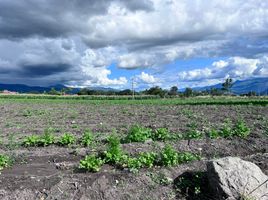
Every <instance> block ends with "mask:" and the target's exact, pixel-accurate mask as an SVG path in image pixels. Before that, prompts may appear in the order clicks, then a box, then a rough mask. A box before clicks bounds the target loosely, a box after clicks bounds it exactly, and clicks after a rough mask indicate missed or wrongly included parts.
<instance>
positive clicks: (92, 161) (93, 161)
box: [79, 155, 104, 172]
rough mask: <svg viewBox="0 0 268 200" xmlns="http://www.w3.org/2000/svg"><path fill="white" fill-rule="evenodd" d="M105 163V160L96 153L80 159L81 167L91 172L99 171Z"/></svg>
mask: <svg viewBox="0 0 268 200" xmlns="http://www.w3.org/2000/svg"><path fill="white" fill-rule="evenodd" d="M103 164H104V161H103V160H102V159H101V158H98V157H96V156H95V155H91V156H89V155H87V156H86V157H85V159H83V160H80V165H79V168H80V169H85V170H88V171H90V172H98V171H100V169H101V166H102V165H103Z"/></svg>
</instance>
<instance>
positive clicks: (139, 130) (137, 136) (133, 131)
mask: <svg viewBox="0 0 268 200" xmlns="http://www.w3.org/2000/svg"><path fill="white" fill-rule="evenodd" d="M151 136H152V130H151V129H149V128H145V127H142V126H139V125H134V126H132V127H131V128H130V130H129V133H128V135H127V137H126V142H145V141H146V140H148V139H149V138H151Z"/></svg>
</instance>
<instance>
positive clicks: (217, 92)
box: [209, 87, 222, 96]
mask: <svg viewBox="0 0 268 200" xmlns="http://www.w3.org/2000/svg"><path fill="white" fill-rule="evenodd" d="M209 93H210V94H211V95H212V96H219V95H222V90H220V89H218V88H213V87H212V88H210V91H209Z"/></svg>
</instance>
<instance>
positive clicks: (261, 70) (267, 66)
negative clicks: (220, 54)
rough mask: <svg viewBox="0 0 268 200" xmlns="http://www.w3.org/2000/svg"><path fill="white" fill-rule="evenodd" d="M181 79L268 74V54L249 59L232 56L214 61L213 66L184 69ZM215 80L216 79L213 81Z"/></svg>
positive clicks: (243, 77)
mask: <svg viewBox="0 0 268 200" xmlns="http://www.w3.org/2000/svg"><path fill="white" fill-rule="evenodd" d="M178 76H179V80H181V81H192V82H196V81H207V80H210V81H212V82H215V81H218V82H220V81H221V80H223V79H225V78H228V77H230V78H233V79H245V78H250V77H267V76H268V56H267V55H265V56H263V57H261V58H256V59H249V58H243V57H231V58H229V59H227V60H220V61H217V62H214V63H213V64H212V66H210V67H206V68H204V69H194V70H190V71H183V72H181V73H179V74H178ZM213 80H214V81H213Z"/></svg>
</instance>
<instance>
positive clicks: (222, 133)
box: [20, 120, 250, 147]
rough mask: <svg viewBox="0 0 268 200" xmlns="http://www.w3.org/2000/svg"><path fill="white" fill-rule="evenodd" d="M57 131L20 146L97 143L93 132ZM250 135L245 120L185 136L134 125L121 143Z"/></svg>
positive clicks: (193, 126) (190, 128)
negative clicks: (59, 132)
mask: <svg viewBox="0 0 268 200" xmlns="http://www.w3.org/2000/svg"><path fill="white" fill-rule="evenodd" d="M54 132H55V130H54V129H53V128H48V129H45V130H44V133H43V134H41V135H30V136H25V137H24V138H23V139H22V142H21V143H20V145H22V146H24V147H37V146H38V147H40V146H49V145H58V146H69V145H73V144H79V145H82V146H85V147H89V146H90V145H91V144H93V143H94V142H96V138H95V136H94V134H93V133H92V131H90V130H85V132H84V133H83V135H82V137H81V138H77V137H76V136H75V135H73V134H72V133H64V134H63V135H61V136H59V137H56V136H55V135H54ZM249 134H250V128H249V127H248V126H247V125H246V123H245V122H244V121H243V120H238V121H237V122H236V123H235V124H234V125H233V124H232V122H231V121H230V120H226V121H225V122H224V123H223V125H222V127H220V128H219V129H215V128H211V129H210V130H207V131H199V130H198V129H197V126H196V124H195V123H192V124H190V125H188V130H187V131H186V133H185V134H180V133H171V132H170V131H169V130H168V129H167V128H157V129H151V128H147V127H143V126H140V125H133V126H131V127H130V128H129V130H128V132H127V134H126V136H125V137H123V138H121V139H120V143H131V142H146V141H148V140H152V141H176V140H191V139H202V138H204V137H208V138H211V139H217V138H220V137H222V138H231V137H241V138H246V137H247V136H248V135H249Z"/></svg>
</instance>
